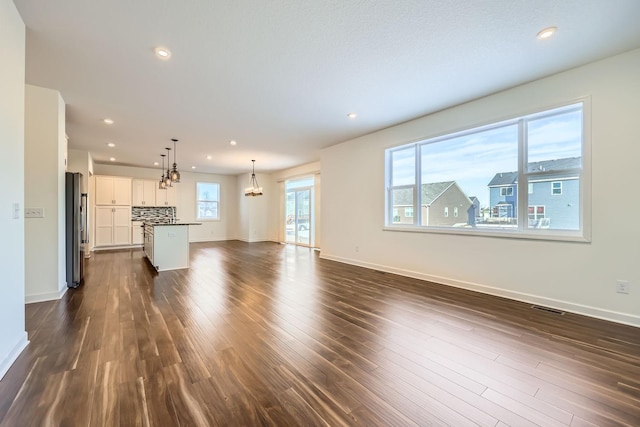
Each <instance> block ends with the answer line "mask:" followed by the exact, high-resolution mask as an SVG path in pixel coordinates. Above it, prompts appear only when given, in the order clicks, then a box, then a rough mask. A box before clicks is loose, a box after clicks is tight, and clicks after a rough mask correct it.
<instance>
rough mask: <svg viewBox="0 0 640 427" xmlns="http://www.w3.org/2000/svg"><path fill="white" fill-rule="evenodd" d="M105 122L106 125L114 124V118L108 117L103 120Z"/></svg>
mask: <svg viewBox="0 0 640 427" xmlns="http://www.w3.org/2000/svg"><path fill="white" fill-rule="evenodd" d="M103 122H104V124H105V125H112V124H113V119H110V118H108V117H107V118H106V119H104V120H103Z"/></svg>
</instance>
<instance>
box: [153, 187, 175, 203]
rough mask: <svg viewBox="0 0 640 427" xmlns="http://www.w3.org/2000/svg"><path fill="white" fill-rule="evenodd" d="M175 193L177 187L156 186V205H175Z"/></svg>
mask: <svg viewBox="0 0 640 427" xmlns="http://www.w3.org/2000/svg"><path fill="white" fill-rule="evenodd" d="M176 185H180V184H176ZM177 193H178V190H177V187H168V188H167V189H166V190H161V189H159V188H156V206H176V202H177V199H178V194H177Z"/></svg>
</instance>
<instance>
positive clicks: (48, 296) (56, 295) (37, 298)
mask: <svg viewBox="0 0 640 427" xmlns="http://www.w3.org/2000/svg"><path fill="white" fill-rule="evenodd" d="M67 289H69V288H68V287H66V286H65V287H64V288H62V289H60V290H59V291H58V292H46V293H44V294H32V295H25V297H24V302H25V304H32V303H34V302H43V301H55V300H58V299H60V298H62V296H63V295H64V294H65V292H67Z"/></svg>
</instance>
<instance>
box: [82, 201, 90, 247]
mask: <svg viewBox="0 0 640 427" xmlns="http://www.w3.org/2000/svg"><path fill="white" fill-rule="evenodd" d="M88 206H89V195H88V194H87V193H82V194H80V215H82V224H81V227H82V237H81V238H82V243H89V224H88V221H89V218H88V217H89V215H88V213H89V212H88V211H89V209H88Z"/></svg>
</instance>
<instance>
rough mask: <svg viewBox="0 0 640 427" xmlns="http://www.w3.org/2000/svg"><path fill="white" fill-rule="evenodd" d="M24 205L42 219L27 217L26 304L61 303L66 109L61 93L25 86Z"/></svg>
mask: <svg viewBox="0 0 640 427" xmlns="http://www.w3.org/2000/svg"><path fill="white" fill-rule="evenodd" d="M24 156H25V159H24V163H25V173H24V180H25V182H24V185H25V207H27V208H35V207H38V208H44V218H27V219H25V248H26V252H25V264H26V265H25V267H26V275H25V279H26V281H25V292H26V301H27V302H38V301H47V300H53V299H58V298H60V297H61V296H62V294H64V292H65V291H66V289H67V286H66V277H65V276H66V271H65V234H64V228H65V224H64V218H65V206H64V172H65V165H64V162H65V158H66V137H65V108H64V101H63V100H62V97H61V96H60V93H59V92H58V91H56V90H51V89H45V88H42V87H38V86H32V85H26V87H25V154H24Z"/></svg>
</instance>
